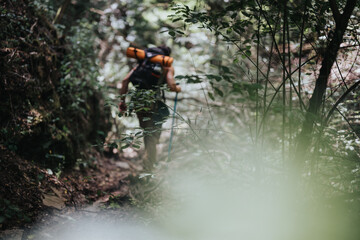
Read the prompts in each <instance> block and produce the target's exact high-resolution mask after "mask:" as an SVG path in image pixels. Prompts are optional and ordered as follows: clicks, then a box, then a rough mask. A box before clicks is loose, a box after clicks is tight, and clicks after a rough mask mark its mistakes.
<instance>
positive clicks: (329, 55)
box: [294, 0, 358, 170]
mask: <svg viewBox="0 0 360 240" xmlns="http://www.w3.org/2000/svg"><path fill="white" fill-rule="evenodd" d="M357 1H358V0H348V1H347V2H346V6H345V8H344V11H343V14H340V13H339V9H338V8H337V7H336V1H335V0H330V1H329V2H330V6H331V10H332V12H333V16H334V19H335V22H336V26H335V30H334V31H333V36H331V34H329V36H328V38H329V39H331V40H330V43H329V45H328V46H327V48H326V51H325V54H324V57H323V61H322V63H321V69H320V73H319V76H318V78H317V79H316V83H315V89H314V93H313V95H312V96H311V98H310V102H309V108H308V110H307V111H306V115H305V120H304V122H303V127H302V130H301V132H300V134H299V135H298V137H297V145H296V150H295V163H294V164H295V167H296V168H301V167H302V166H303V163H304V155H306V153H307V152H308V150H309V146H310V145H311V143H312V134H313V130H314V123H315V121H316V119H319V117H320V116H319V109H320V107H321V106H322V104H323V98H324V96H325V91H326V87H327V83H328V79H329V75H330V72H331V68H332V66H333V64H334V62H335V61H336V57H337V54H338V50H339V48H340V44H341V43H342V41H343V37H344V33H345V31H346V28H347V26H348V23H349V19H350V16H351V14H352V12H353V10H354V8H355V5H356V3H357ZM298 170H300V169H298Z"/></svg>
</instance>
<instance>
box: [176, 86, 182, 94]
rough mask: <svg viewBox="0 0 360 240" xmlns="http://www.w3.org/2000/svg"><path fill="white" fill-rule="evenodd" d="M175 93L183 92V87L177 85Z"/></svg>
mask: <svg viewBox="0 0 360 240" xmlns="http://www.w3.org/2000/svg"><path fill="white" fill-rule="evenodd" d="M175 92H177V93H178V92H181V87H180V86H179V85H176V90H175Z"/></svg>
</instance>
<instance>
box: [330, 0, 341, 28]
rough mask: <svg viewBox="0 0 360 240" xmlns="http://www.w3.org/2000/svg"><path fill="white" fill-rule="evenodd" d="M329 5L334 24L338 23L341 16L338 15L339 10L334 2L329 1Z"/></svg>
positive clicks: (333, 0)
mask: <svg viewBox="0 0 360 240" xmlns="http://www.w3.org/2000/svg"><path fill="white" fill-rule="evenodd" d="M329 4H330V8H331V11H332V13H333V16H334V19H335V22H336V23H339V21H340V17H341V14H340V11H339V8H338V7H337V5H336V0H329Z"/></svg>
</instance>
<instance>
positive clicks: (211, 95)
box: [208, 92, 215, 101]
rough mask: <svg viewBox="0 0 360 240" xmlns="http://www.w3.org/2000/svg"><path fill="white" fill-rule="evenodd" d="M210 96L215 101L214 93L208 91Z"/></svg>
mask: <svg viewBox="0 0 360 240" xmlns="http://www.w3.org/2000/svg"><path fill="white" fill-rule="evenodd" d="M208 95H209V98H210V99H211V100H213V101H215V98H214V95H213V94H212V93H211V92H208Z"/></svg>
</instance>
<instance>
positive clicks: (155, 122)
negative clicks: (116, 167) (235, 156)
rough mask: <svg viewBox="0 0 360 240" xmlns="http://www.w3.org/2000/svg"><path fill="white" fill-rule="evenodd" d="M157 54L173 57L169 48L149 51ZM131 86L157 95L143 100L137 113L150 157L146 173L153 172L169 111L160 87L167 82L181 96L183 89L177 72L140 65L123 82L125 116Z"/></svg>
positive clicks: (145, 167) (121, 109)
mask: <svg viewBox="0 0 360 240" xmlns="http://www.w3.org/2000/svg"><path fill="white" fill-rule="evenodd" d="M149 50H150V51H152V50H153V51H154V52H155V55H156V51H158V53H159V54H160V51H162V53H163V55H165V56H169V55H170V53H171V49H170V48H168V47H166V46H161V47H158V48H156V49H149ZM129 82H131V83H133V85H134V86H135V87H136V89H137V90H138V91H140V92H141V91H144V90H145V91H146V92H149V90H151V91H153V96H151V94H150V99H146V98H144V97H141V99H142V101H144V100H145V102H143V103H140V106H146V107H141V108H138V109H134V110H135V112H136V115H137V117H138V119H139V124H140V127H141V128H142V129H143V130H144V134H143V135H144V143H145V150H146V156H145V159H144V169H145V170H146V171H151V170H152V168H153V165H154V164H155V163H156V144H157V143H158V142H159V139H160V134H161V125H162V123H163V121H164V120H165V119H166V117H167V115H168V109H167V107H166V105H165V103H164V102H162V101H161V94H160V85H162V84H163V83H164V82H166V83H167V85H168V87H169V88H170V90H171V91H175V92H180V91H181V88H180V86H177V85H176V83H175V81H174V68H173V67H172V66H170V67H164V66H162V65H159V64H154V63H151V62H150V61H148V59H145V60H143V61H142V62H139V65H138V66H137V67H135V68H133V69H132V70H131V71H130V72H129V73H128V74H127V76H126V77H125V78H124V80H123V82H122V88H121V90H120V94H121V95H122V98H121V102H120V104H119V109H120V111H121V112H124V111H126V109H127V107H126V103H125V97H124V94H126V93H127V92H128V84H129ZM132 101H140V99H132Z"/></svg>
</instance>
